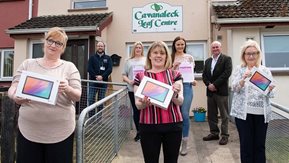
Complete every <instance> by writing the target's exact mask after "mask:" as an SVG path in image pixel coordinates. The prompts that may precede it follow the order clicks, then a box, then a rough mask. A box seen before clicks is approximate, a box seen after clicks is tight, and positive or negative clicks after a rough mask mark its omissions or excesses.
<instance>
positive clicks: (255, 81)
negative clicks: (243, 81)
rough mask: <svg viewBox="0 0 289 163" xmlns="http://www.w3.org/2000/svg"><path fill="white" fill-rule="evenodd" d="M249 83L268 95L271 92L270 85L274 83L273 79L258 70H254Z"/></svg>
mask: <svg viewBox="0 0 289 163" xmlns="http://www.w3.org/2000/svg"><path fill="white" fill-rule="evenodd" d="M248 82H249V84H250V85H252V86H253V87H254V88H256V89H257V90H258V91H259V92H261V93H262V94H264V95H267V94H268V92H269V85H270V84H271V83H272V79H270V78H269V77H268V76H267V75H266V74H264V73H262V72H260V71H259V70H258V69H257V68H254V69H253V71H252V75H251V76H250V78H249V80H248Z"/></svg>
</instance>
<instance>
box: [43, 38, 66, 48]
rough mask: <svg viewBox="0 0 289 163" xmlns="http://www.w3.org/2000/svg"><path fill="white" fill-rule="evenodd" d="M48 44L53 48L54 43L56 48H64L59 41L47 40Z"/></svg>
mask: <svg viewBox="0 0 289 163" xmlns="http://www.w3.org/2000/svg"><path fill="white" fill-rule="evenodd" d="M46 42H47V44H48V45H49V46H51V45H52V44H53V43H54V44H55V46H56V47H58V48H60V47H61V46H63V43H62V42H59V41H54V40H52V39H46Z"/></svg>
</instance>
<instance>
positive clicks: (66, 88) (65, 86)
mask: <svg viewBox="0 0 289 163" xmlns="http://www.w3.org/2000/svg"><path fill="white" fill-rule="evenodd" d="M69 88H70V86H69V85H68V81H67V80H66V79H65V80H62V81H60V84H59V87H58V92H60V93H66V92H69Z"/></svg>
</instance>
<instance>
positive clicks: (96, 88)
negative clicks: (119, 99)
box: [88, 83, 107, 117]
mask: <svg viewBox="0 0 289 163" xmlns="http://www.w3.org/2000/svg"><path fill="white" fill-rule="evenodd" d="M106 89H107V85H106V84H101V85H99V84H96V83H90V84H89V92H88V105H92V104H94V103H95V96H96V93H97V101H99V100H101V99H103V98H104V97H105V92H106ZM102 109H103V105H100V106H98V107H97V111H100V110H102ZM94 114H95V110H94V109H93V110H92V111H90V112H89V117H91V116H93V115H94Z"/></svg>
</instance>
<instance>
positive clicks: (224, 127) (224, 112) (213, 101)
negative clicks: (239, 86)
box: [207, 93, 229, 137]
mask: <svg viewBox="0 0 289 163" xmlns="http://www.w3.org/2000/svg"><path fill="white" fill-rule="evenodd" d="M207 105H208V123H209V127H210V132H211V133H212V134H214V135H219V134H220V129H219V127H218V111H220V115H221V120H222V122H221V136H223V137H229V133H228V123H229V111H228V110H229V108H228V96H219V95H217V94H215V93H214V94H213V96H212V97H209V96H208V97H207Z"/></svg>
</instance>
